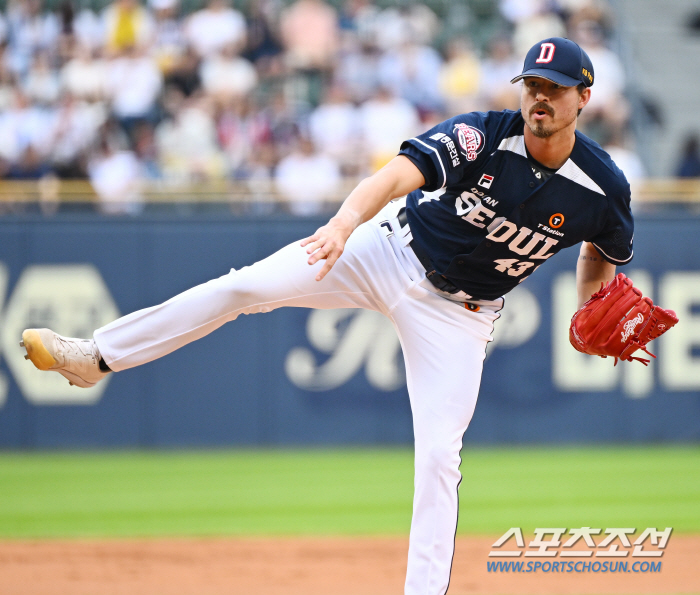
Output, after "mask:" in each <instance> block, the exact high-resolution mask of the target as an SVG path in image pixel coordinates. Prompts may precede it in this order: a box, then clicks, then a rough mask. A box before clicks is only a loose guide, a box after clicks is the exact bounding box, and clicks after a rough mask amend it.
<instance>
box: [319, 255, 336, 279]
mask: <svg viewBox="0 0 700 595" xmlns="http://www.w3.org/2000/svg"><path fill="white" fill-rule="evenodd" d="M333 256H335V255H334V254H333V255H331V256H329V257H328V258H326V262H325V263H324V265H323V267H322V268H321V270H320V271H319V272H318V275H316V281H320V280H321V279H323V278H324V277H325V276H326V275H327V274H328V272H329V271H330V270H331V269H332V268H333V265H334V264H335V263H336V261H337V260H338V257H337V256H335V258H333Z"/></svg>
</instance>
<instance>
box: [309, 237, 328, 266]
mask: <svg viewBox="0 0 700 595" xmlns="http://www.w3.org/2000/svg"><path fill="white" fill-rule="evenodd" d="M316 243H317V244H320V242H316ZM313 246H314V244H311V247H313ZM317 248H318V249H316V248H314V250H311V248H309V249H308V250H307V251H306V252H307V253H308V254H311V256H309V260H308V263H309V264H316V263H317V262H318V261H319V260H323V259H325V258H328V255H329V254H330V253H331V245H330V244H328V243H326V244H323V245H319V246H318V247H317Z"/></svg>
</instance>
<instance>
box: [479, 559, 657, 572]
mask: <svg viewBox="0 0 700 595" xmlns="http://www.w3.org/2000/svg"><path fill="white" fill-rule="evenodd" d="M486 569H487V570H488V571H489V572H553V573H556V572H641V573H651V572H661V561H658V562H647V561H646V560H645V561H640V560H637V561H635V562H627V561H625V562H620V561H615V562H611V561H609V560H606V561H605V562H598V561H595V562H583V561H582V560H578V561H573V560H567V561H566V562H563V561H562V562H559V561H553V562H550V561H546V562H539V561H538V562H535V561H533V560H531V561H529V562H525V561H517V562H516V561H512V560H510V561H508V562H506V561H504V560H498V561H495V560H493V561H491V560H489V561H487V562H486Z"/></svg>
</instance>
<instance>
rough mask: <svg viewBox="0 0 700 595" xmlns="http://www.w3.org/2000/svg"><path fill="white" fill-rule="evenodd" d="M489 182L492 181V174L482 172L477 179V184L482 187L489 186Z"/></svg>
mask: <svg viewBox="0 0 700 595" xmlns="http://www.w3.org/2000/svg"><path fill="white" fill-rule="evenodd" d="M491 182H493V176H489V175H488V174H484V175H482V176H481V179H480V180H479V186H481V187H482V188H491Z"/></svg>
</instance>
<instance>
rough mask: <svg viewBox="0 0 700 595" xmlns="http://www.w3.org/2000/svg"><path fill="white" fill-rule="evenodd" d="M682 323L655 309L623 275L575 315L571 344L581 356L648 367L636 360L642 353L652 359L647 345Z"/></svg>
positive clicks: (571, 327) (671, 314)
mask: <svg viewBox="0 0 700 595" xmlns="http://www.w3.org/2000/svg"><path fill="white" fill-rule="evenodd" d="M676 323H678V317H677V316H676V313H675V312H674V311H673V310H664V309H663V308H659V306H655V305H654V302H652V301H651V300H650V299H649V298H648V297H644V296H643V295H642V292H641V291H639V289H637V288H636V287H634V286H633V285H632V280H631V279H628V278H627V277H626V276H625V275H624V274H623V273H619V274H618V275H617V277H615V278H614V279H613V280H612V281H610V283H608V284H607V285H604V284H602V283H601V288H600V291H598V292H597V293H594V294H593V295H592V296H591V299H589V300H588V301H587V302H586V303H585V304H583V306H582V307H581V309H580V310H578V311H577V312H576V314H574V316H573V318H572V319H571V326H570V327H569V341H571V344H572V345H573V346H574V347H575V348H576V350H578V351H580V352H581V353H588V354H590V355H599V356H601V357H608V356H610V357H614V358H615V365H617V360H618V359H621V360H623V361H632V360H637V361H639V362H642V363H643V364H644V365H645V366H646V365H648V364H649V361H650V360H648V359H644V358H641V357H632V354H633V353H634V352H635V351H637V350H638V349H641V350H642V351H644V352H645V353H647V354H648V355H650V356H651V357H656V356H655V355H654V354H653V353H650V352H649V351H647V348H646V345H647V343H649V341H653V340H654V339H656V338H657V337H660V336H661V335H663V334H664V333H665V332H666V331H667V330H668V329H670V328H671V327H672V326H674V325H675V324H676Z"/></svg>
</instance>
